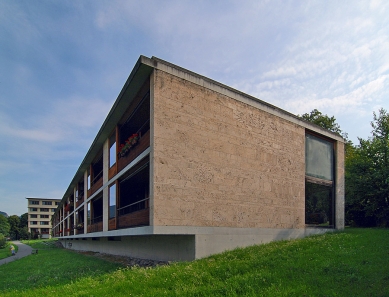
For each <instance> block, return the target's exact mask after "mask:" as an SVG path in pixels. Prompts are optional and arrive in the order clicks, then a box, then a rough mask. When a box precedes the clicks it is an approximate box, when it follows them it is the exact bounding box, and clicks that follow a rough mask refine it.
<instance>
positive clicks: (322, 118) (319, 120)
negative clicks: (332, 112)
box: [300, 109, 347, 139]
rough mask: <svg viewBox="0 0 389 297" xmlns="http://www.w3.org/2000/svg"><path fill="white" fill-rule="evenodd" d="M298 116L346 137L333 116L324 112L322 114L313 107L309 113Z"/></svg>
mask: <svg viewBox="0 0 389 297" xmlns="http://www.w3.org/2000/svg"><path fill="white" fill-rule="evenodd" d="M300 118H302V119H303V120H306V121H308V122H311V123H314V124H316V125H318V126H320V127H322V128H324V129H327V130H329V131H331V132H334V133H336V134H338V135H340V136H343V137H344V138H346V139H347V134H345V133H343V132H342V130H341V129H340V126H339V124H338V123H337V122H336V119H335V117H334V116H332V117H329V116H328V115H326V114H322V113H321V112H320V111H318V110H317V109H314V110H312V111H311V112H310V113H304V114H303V115H301V116H300Z"/></svg>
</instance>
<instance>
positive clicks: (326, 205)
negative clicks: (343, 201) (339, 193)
mask: <svg viewBox="0 0 389 297" xmlns="http://www.w3.org/2000/svg"><path fill="white" fill-rule="evenodd" d="M333 220H334V211H333V199H332V187H329V186H325V185H319V184H314V183H310V182H306V183H305V224H309V225H314V226H320V227H332V226H333V225H334V223H333Z"/></svg>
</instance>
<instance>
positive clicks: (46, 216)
mask: <svg viewBox="0 0 389 297" xmlns="http://www.w3.org/2000/svg"><path fill="white" fill-rule="evenodd" d="M48 218H49V215H41V219H48Z"/></svg>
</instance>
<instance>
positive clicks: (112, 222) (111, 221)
mask: <svg viewBox="0 0 389 297" xmlns="http://www.w3.org/2000/svg"><path fill="white" fill-rule="evenodd" d="M115 229H116V218H113V219H109V220H108V230H115Z"/></svg>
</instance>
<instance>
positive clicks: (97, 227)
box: [88, 222, 103, 233]
mask: <svg viewBox="0 0 389 297" xmlns="http://www.w3.org/2000/svg"><path fill="white" fill-rule="evenodd" d="M100 231H103V222H98V223H95V224H92V225H89V226H88V233H93V232H100Z"/></svg>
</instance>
